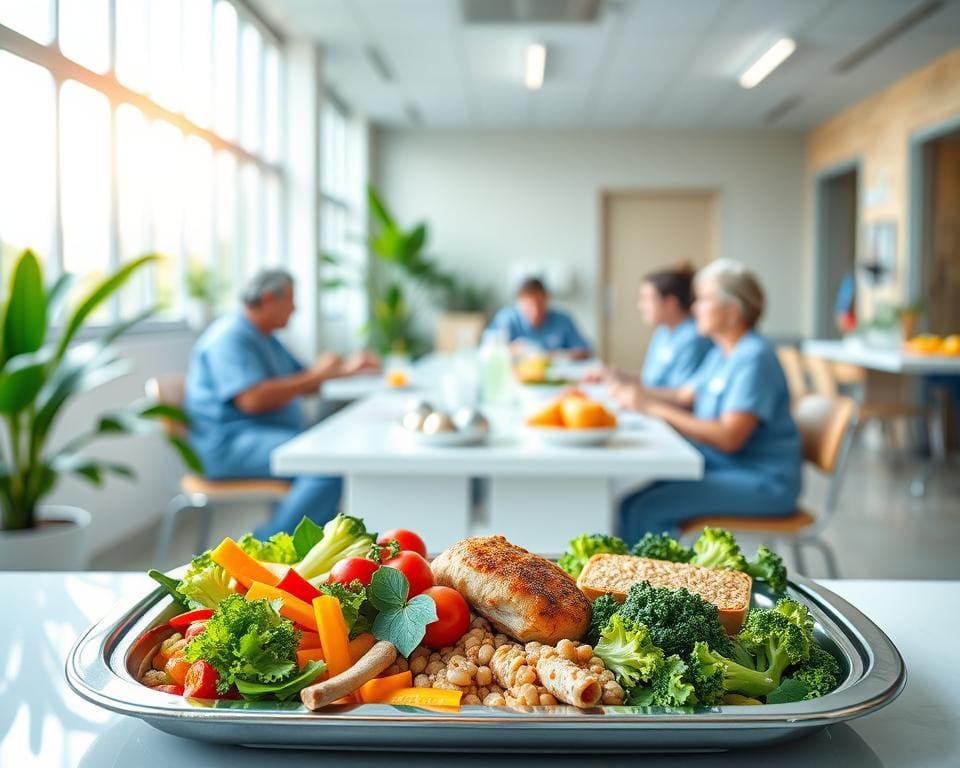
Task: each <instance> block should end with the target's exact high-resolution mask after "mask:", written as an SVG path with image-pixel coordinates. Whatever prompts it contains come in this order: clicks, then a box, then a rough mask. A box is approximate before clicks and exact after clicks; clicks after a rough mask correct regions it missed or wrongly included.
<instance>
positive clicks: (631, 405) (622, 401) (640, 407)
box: [608, 381, 650, 412]
mask: <svg viewBox="0 0 960 768" xmlns="http://www.w3.org/2000/svg"><path fill="white" fill-rule="evenodd" d="M608 391H609V393H610V397H612V398H613V400H614V402H616V404H617V405H619V406H620V407H621V408H624V409H626V410H629V411H640V412H642V411H645V410H646V409H647V406H649V404H650V398H649V397H647V395H646V393H645V392H644V391H643V387H641V386H640V385H639V384H633V383H628V382H622V381H618V382H614V383H613V384H611V385H610V388H609V390H608Z"/></svg>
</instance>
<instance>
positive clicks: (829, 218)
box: [816, 168, 859, 339]
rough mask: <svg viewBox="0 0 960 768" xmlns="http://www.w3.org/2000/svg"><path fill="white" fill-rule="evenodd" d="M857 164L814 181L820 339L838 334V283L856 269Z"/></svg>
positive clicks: (817, 328) (818, 327)
mask: <svg viewBox="0 0 960 768" xmlns="http://www.w3.org/2000/svg"><path fill="white" fill-rule="evenodd" d="M858 178H859V176H858V171H857V169H856V168H853V169H851V170H847V171H843V172H840V173H836V174H832V175H830V176H827V177H825V178H822V179H820V182H819V183H818V184H817V198H818V199H817V229H818V232H817V242H818V254H817V273H818V276H819V277H818V280H817V297H816V307H817V318H816V334H817V337H818V338H821V339H835V338H839V336H840V331H839V329H838V328H837V321H836V304H837V294H838V292H839V290H840V283H841V282H843V279H844V277H846V276H847V275H852V274H854V273H855V264H856V257H857V205H858V200H857V190H858V187H859V181H858Z"/></svg>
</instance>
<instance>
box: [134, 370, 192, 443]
mask: <svg viewBox="0 0 960 768" xmlns="http://www.w3.org/2000/svg"><path fill="white" fill-rule="evenodd" d="M185 387H186V384H185V377H184V376H183V374H180V373H168V374H165V375H163V376H154V377H152V378H149V379H147V381H146V383H145V384H144V386H143V389H144V392H146V395H147V397H148V398H149V399H151V400H153V401H154V402H156V403H160V404H162V405H173V406H176V407H177V408H182V407H183V401H184V390H185ZM163 429H164V431H165V432H166V433H167V434H168V435H176V436H177V437H186V434H187V429H186V427H184V426H183V424H180V423H179V422H176V421H173V420H172V419H164V420H163Z"/></svg>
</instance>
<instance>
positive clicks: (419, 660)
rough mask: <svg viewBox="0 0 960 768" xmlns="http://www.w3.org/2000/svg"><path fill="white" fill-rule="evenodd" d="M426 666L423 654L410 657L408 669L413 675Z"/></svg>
mask: <svg viewBox="0 0 960 768" xmlns="http://www.w3.org/2000/svg"><path fill="white" fill-rule="evenodd" d="M426 668H427V660H426V659H425V658H424V657H423V656H417V657H416V658H412V659H410V671H411V672H412V673H413V674H414V675H419V674H420V673H421V672H423V670H425V669H426Z"/></svg>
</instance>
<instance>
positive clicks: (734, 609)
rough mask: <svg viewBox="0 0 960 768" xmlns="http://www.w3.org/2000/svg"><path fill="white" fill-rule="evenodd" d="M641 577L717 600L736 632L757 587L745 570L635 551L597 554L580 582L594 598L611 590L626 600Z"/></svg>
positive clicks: (731, 632)
mask: <svg viewBox="0 0 960 768" xmlns="http://www.w3.org/2000/svg"><path fill="white" fill-rule="evenodd" d="M641 581H648V582H650V584H652V585H653V586H655V587H666V588H667V589H680V587H685V588H686V589H687V591H689V592H694V593H696V594H698V595H700V597H702V598H703V599H704V600H707V601H709V602H711V603H713V604H714V605H715V606H717V608H718V609H719V610H720V623H721V624H722V625H723V628H724V629H725V630H726V631H727V634H728V635H735V634H736V633H737V632H739V631H740V628H741V627H742V626H743V620H744V618H745V617H746V615H747V609H748V608H749V607H750V592H751V590H752V589H753V579H751V578H750V577H749V576H748V575H747V574H745V573H743V572H742V571H721V570H717V569H715V568H702V567H701V566H699V565H689V564H687V563H671V562H669V561H667V560H653V559H651V558H648V557H634V556H633V555H594V556H593V557H591V558H590V560H588V561H587V564H586V566H585V567H584V569H583V571H582V572H581V573H580V577H579V578H578V579H577V586H578V587H580V589H581V590H582V591H583V593H584V594H585V595H586V596H587V597H589V598H590V599H591V600H593V599H594V598H597V597H600V596H601V595H605V594H608V593H609V594H610V595H612V596H613V599H614V600H617V601H619V602H621V603H622V602H623V601H624V600H625V599H626V597H627V592H629V591H630V587H632V586H633V585H634V584H639V583H640V582H641Z"/></svg>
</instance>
